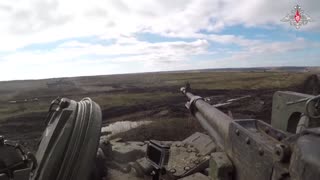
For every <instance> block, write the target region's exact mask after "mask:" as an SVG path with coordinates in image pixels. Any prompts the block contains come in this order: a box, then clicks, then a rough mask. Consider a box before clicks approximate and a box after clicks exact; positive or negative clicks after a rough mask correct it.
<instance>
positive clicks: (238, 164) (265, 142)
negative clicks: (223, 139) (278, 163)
mask: <svg viewBox="0 0 320 180" xmlns="http://www.w3.org/2000/svg"><path fill="white" fill-rule="evenodd" d="M259 123H262V122H259V121H258V120H237V121H234V122H233V123H231V125H230V129H229V138H230V148H228V152H230V153H229V156H230V157H231V159H232V163H233V164H234V166H235V168H236V169H235V171H236V172H235V179H237V180H248V179H250V180H270V179H271V175H272V168H273V150H274V147H275V145H276V144H277V143H279V141H278V140H276V139H274V138H273V137H272V136H269V135H268V134H267V133H266V132H264V131H262V130H261V129H260V128H259V127H260V126H259V125H258V124H259ZM270 128H271V127H270Z"/></svg>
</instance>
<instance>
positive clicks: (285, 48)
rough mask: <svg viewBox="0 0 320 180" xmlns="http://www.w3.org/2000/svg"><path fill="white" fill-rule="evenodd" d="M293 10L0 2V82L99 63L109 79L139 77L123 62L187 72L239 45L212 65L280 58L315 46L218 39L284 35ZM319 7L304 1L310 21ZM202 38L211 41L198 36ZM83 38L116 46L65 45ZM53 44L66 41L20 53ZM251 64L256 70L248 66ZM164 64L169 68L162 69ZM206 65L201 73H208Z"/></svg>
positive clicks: (213, 4) (214, 1) (269, 1)
mask: <svg viewBox="0 0 320 180" xmlns="http://www.w3.org/2000/svg"><path fill="white" fill-rule="evenodd" d="M294 5H295V4H294V2H292V1H275V0H241V1H234V0H136V1H132V0H108V1H101V0H28V1H25V0H10V1H1V2H0V21H1V23H0V39H1V41H0V52H5V53H4V54H3V55H2V56H1V57H0V67H2V68H3V69H4V70H3V71H2V72H0V76H6V78H5V79H8V78H10V77H9V74H14V73H10V72H12V71H17V72H19V73H18V74H20V75H12V78H15V77H20V78H23V77H24V75H23V73H25V74H27V75H25V76H28V77H36V76H37V75H39V74H41V73H43V75H42V77H50V76H49V74H48V72H46V70H43V71H42V72H41V73H34V72H35V71H36V70H37V69H41V68H42V69H48V68H47V67H45V66H48V67H50V69H51V67H52V68H54V67H55V68H58V67H59V66H60V67H62V66H63V65H64V66H65V67H68V66H69V65H73V66H77V67H78V69H82V68H83V66H87V67H88V65H87V64H88V63H89V64H90V63H91V65H92V67H95V68H96V69H97V71H96V72H100V73H102V72H104V71H103V68H102V67H101V66H102V65H100V66H99V65H98V64H99V63H101V64H103V63H106V62H110V63H109V64H108V67H113V68H111V69H109V70H108V72H124V71H125V72H131V71H140V70H141V69H139V68H138V67H135V68H136V69H134V68H133V69H134V70H132V69H130V68H121V67H122V65H123V64H121V63H128V62H130V63H133V62H136V63H138V64H139V63H140V64H142V63H144V65H145V66H146V67H144V68H145V69H148V70H152V71H153V70H165V69H172V70H173V69H175V68H184V67H185V68H184V69H186V68H187V67H191V68H192V67H195V66H198V65H192V64H190V62H189V60H190V59H191V57H192V56H195V55H207V54H215V53H221V48H220V50H219V49H217V50H210V51H209V50H208V47H209V46H210V45H211V44H222V45H224V46H226V45H237V46H239V47H240V48H241V51H239V52H232V50H228V48H226V51H231V52H229V53H225V54H224V55H225V56H229V57H225V58H218V59H217V60H216V61H215V62H221V63H220V64H224V65H226V64H228V63H229V65H230V64H232V65H235V64H237V63H234V62H233V61H237V62H239V63H240V62H246V61H245V60H246V59H247V58H249V59H250V58H252V57H257V56H258V55H259V54H260V57H263V54H264V53H284V52H290V51H295V50H297V51H299V50H301V49H303V48H307V47H309V46H312V47H314V46H317V45H315V44H314V43H313V42H310V41H305V40H303V39H297V40H294V41H293V42H276V40H273V41H263V40H261V39H262V38H258V39H253V38H251V39H248V38H246V37H243V36H239V35H237V34H229V35H221V34H220V35H218V34H216V33H218V32H221V31H223V30H224V29H227V28H229V27H231V26H234V25H241V26H244V27H263V28H269V29H270V31H271V30H272V28H274V26H275V25H276V26H279V27H281V28H284V29H285V28H292V27H289V25H287V24H284V23H282V22H280V19H281V18H282V17H284V16H285V15H286V13H287V12H289V11H290V10H291V8H292V7H293V6H294ZM319 5H320V2H319V1H317V0H308V1H303V2H301V6H302V8H304V9H305V11H307V12H308V13H309V14H310V15H311V16H312V17H313V18H314V19H320V12H319V11H318V7H319ZM319 27H320V24H319V21H315V22H312V23H311V24H309V25H308V26H306V27H303V29H302V31H306V32H309V31H318V29H319ZM202 31H208V32H210V33H211V34H203V33H201V32H202ZM143 32H149V33H152V34H156V35H162V36H168V37H181V38H189V39H191V42H189V41H188V42H186V41H182V40H181V41H178V40H177V41H175V42H157V43H151V42H146V41H141V40H138V39H137V38H136V34H137V33H143ZM81 37H97V38H99V39H100V40H114V41H115V43H113V44H110V45H102V44H98V43H96V44H94V43H87V42H81V41H78V40H70V41H66V39H78V38H81ZM292 39H295V38H292ZM58 40H65V41H64V43H63V44H60V45H59V46H58V47H57V48H54V49H49V50H46V51H43V50H28V51H26V50H25V51H21V50H19V48H22V47H25V46H28V45H31V44H35V43H38V44H40V45H41V43H44V45H45V43H48V42H56V41H58ZM229 54H232V56H231V57H230V55H229ZM93 56H99V57H95V58H93ZM90 57H92V59H90ZM241 60H243V61H241ZM75 61H76V62H75ZM117 63H120V64H117ZM239 63H238V64H239ZM250 63H251V64H255V63H253V61H250ZM168 64H169V65H170V67H167V66H168ZM209 64H210V63H209ZM130 65H131V64H130ZM130 65H128V66H130ZM207 65H208V64H206V65H203V66H204V67H205V68H207V67H209V66H207ZM35 66H39V68H37V67H35ZM200 66H201V65H199V67H200ZM90 67H91V66H90ZM108 67H106V68H108ZM201 67H202V66H201ZM213 67H214V64H213ZM19 68H20V69H19ZM10 69H11V71H10ZM62 69H64V68H62ZM98 69H99V71H98ZM112 69H116V70H118V71H116V70H112ZM187 69H188V68H187ZM59 72H60V70H59ZM77 72H78V71H77ZM60 73H62V74H61V75H62V76H64V75H70V74H71V75H77V73H76V70H70V72H68V73H66V71H62V70H61V72H60ZM78 73H79V72H78ZM28 74H30V76H29V75H28ZM45 74H47V75H45ZM51 75H52V74H51Z"/></svg>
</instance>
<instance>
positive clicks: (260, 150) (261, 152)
mask: <svg viewBox="0 0 320 180" xmlns="http://www.w3.org/2000/svg"><path fill="white" fill-rule="evenodd" d="M258 151H259V155H260V156H263V155H264V151H263V149H262V148H259V150H258Z"/></svg>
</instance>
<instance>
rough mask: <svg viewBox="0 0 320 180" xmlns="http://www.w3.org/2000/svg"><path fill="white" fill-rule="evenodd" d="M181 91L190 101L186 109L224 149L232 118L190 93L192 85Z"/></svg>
mask: <svg viewBox="0 0 320 180" xmlns="http://www.w3.org/2000/svg"><path fill="white" fill-rule="evenodd" d="M180 91H181V92H182V93H183V94H184V95H185V96H186V97H187V98H188V100H189V101H188V102H187V103H186V107H187V108H188V109H189V110H190V112H191V114H192V115H193V116H194V117H195V118H196V119H197V120H198V121H199V123H200V124H201V126H202V127H203V128H204V129H205V130H206V131H207V132H208V133H209V135H210V136H211V137H212V138H213V139H214V140H215V141H216V143H217V144H218V145H219V146H220V147H221V148H222V149H224V147H225V145H226V142H227V137H228V131H229V125H230V123H231V122H232V118H230V117H229V116H228V115H226V114H225V113H223V112H222V111H220V110H218V109H217V108H215V107H213V106H212V105H210V104H209V103H207V102H206V101H204V99H203V98H202V97H200V96H196V95H194V94H192V93H191V92H190V85H188V84H187V85H186V87H182V88H181V89H180Z"/></svg>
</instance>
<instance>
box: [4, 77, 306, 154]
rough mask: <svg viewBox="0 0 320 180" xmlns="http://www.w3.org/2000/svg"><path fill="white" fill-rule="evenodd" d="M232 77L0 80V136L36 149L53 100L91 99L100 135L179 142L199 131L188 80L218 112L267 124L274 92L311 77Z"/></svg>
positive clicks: (298, 85) (299, 88) (300, 87)
mask: <svg viewBox="0 0 320 180" xmlns="http://www.w3.org/2000/svg"><path fill="white" fill-rule="evenodd" d="M231 74H232V76H231V75H230V72H228V73H222V72H202V73H168V74H163V73H151V74H135V75H114V76H96V77H77V78H63V79H49V80H37V81H12V82H0V96H1V105H0V134H2V135H4V136H6V138H9V139H12V140H18V141H21V142H23V144H24V145H25V146H27V147H28V148H29V149H31V150H32V151H35V150H36V148H37V143H38V142H39V139H40V138H41V134H42V131H43V130H44V128H45V126H46V124H45V119H46V111H47V108H48V107H49V105H50V102H51V100H53V99H55V98H57V97H68V98H70V99H75V100H80V99H82V98H83V97H91V98H92V99H93V100H94V101H96V102H97V103H98V104H100V106H101V109H102V113H103V126H104V128H103V134H110V133H111V137H112V138H117V137H121V138H123V139H124V140H134V141H144V140H148V139H157V140H170V141H173V140H182V139H184V138H186V137H187V136H189V135H191V134H192V133H194V132H196V131H203V130H202V129H201V127H200V125H199V124H198V122H197V121H196V120H195V119H194V118H192V117H191V116H190V114H189V112H188V110H187V109H186V108H185V106H184V104H185V103H186V98H185V97H184V96H183V95H182V94H180V92H179V89H180V87H181V86H183V85H184V83H185V82H190V84H191V86H192V88H193V92H194V93H195V94H197V95H200V96H203V97H206V98H207V100H208V102H210V103H211V104H213V105H215V104H224V105H221V106H219V109H221V110H222V111H224V112H226V113H227V114H229V115H230V116H232V117H233V118H234V119H247V118H249V119H251V118H255V119H261V120H264V121H266V122H270V119H271V118H270V117H271V106H272V95H273V93H274V92H275V91H278V90H291V91H298V92H301V91H305V89H304V86H305V85H304V82H305V79H306V78H307V77H308V76H309V75H310V74H308V73H279V72H276V73H274V72H264V73H254V72H249V73H248V72H246V73H243V72H238V73H237V72H233V73H231ZM234 99H236V100H234ZM228 100H229V101H228ZM229 102H232V103H229ZM116 122H123V123H122V125H121V126H122V127H121V126H120V127H116V126H114V127H115V128H113V129H112V128H110V127H109V128H107V127H108V126H109V125H113V124H114V123H116ZM130 122H141V123H130ZM119 128H120V130H119ZM121 128H122V130H121ZM124 131H125V132H124ZM112 133H113V134H112Z"/></svg>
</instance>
